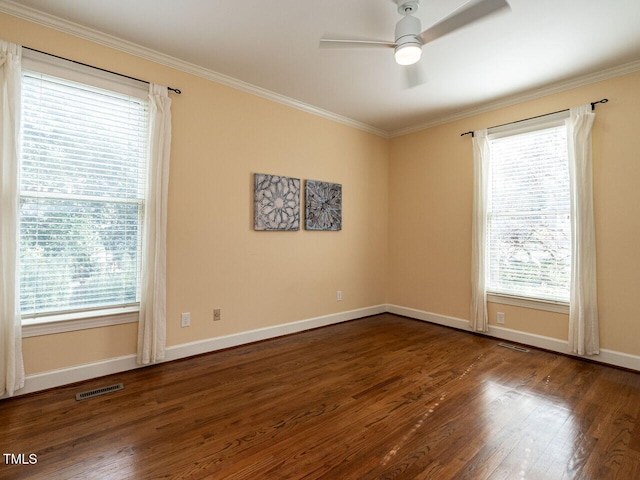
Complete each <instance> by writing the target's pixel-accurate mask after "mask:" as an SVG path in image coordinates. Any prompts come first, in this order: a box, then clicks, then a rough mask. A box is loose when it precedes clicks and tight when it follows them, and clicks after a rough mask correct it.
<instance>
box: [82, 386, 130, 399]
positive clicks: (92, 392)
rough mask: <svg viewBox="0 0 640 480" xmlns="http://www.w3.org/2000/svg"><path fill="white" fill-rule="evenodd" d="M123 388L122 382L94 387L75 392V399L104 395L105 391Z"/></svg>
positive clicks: (109, 391)
mask: <svg viewBox="0 0 640 480" xmlns="http://www.w3.org/2000/svg"><path fill="white" fill-rule="evenodd" d="M123 388H124V384H123V383H116V384H115V385H109V386H108V387H102V388H96V389H94V390H89V391H88V392H81V393H76V400H86V399H87V398H92V397H97V396H99V395H104V394H105V393H111V392H116V391H118V390H122V389H123Z"/></svg>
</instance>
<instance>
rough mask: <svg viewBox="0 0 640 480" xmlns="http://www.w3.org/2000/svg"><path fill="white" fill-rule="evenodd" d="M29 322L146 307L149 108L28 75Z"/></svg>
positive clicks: (25, 244)
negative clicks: (142, 299) (143, 276)
mask: <svg viewBox="0 0 640 480" xmlns="http://www.w3.org/2000/svg"><path fill="white" fill-rule="evenodd" d="M22 97H23V98H22V103H23V111H22V123H23V132H22V160H21V180H20V182H21V184H20V195H21V200H20V202H21V203H20V262H21V274H20V288H21V295H20V299H21V302H20V303H21V312H22V315H23V317H24V318H29V317H33V316H37V315H50V314H54V313H63V312H64V313H68V312H74V311H80V310H92V309H102V308H108V307H115V306H124V305H130V304H135V303H136V302H138V301H139V293H140V292H139V284H140V282H139V277H140V267H141V265H140V261H141V243H142V229H141V226H142V215H143V210H144V195H145V188H146V179H145V172H146V163H147V145H148V108H147V102H146V101H145V100H142V99H140V98H136V97H129V96H127V95H123V94H121V93H116V92H113V91H108V90H103V89H99V88H95V87H91V86H89V85H85V84H80V83H74V82H71V81H68V80H63V79H61V78H56V77H51V76H47V75H42V74H38V73H32V72H25V73H23V84H22Z"/></svg>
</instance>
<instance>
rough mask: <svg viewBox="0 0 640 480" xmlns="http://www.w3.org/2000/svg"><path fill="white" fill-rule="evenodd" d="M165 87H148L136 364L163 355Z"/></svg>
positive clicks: (167, 138) (167, 131)
mask: <svg viewBox="0 0 640 480" xmlns="http://www.w3.org/2000/svg"><path fill="white" fill-rule="evenodd" d="M167 90H168V89H167V87H161V86H159V85H154V84H151V85H150V86H149V110H150V128H149V131H150V147H149V171H148V178H147V196H146V208H145V215H144V226H143V228H144V235H143V258H142V287H141V292H142V293H141V299H140V319H139V322H138V363H139V364H141V365H146V364H149V363H155V362H158V361H160V360H162V359H163V358H164V355H165V345H166V324H167V322H166V269H167V262H166V257H167V193H168V189H169V152H170V150H171V99H170V98H169V96H168V91H167Z"/></svg>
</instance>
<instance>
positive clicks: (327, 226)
mask: <svg viewBox="0 0 640 480" xmlns="http://www.w3.org/2000/svg"><path fill="white" fill-rule="evenodd" d="M305 228H306V229H307V230H342V185H340V184H339V183H328V182H317V181H315V180H307V181H306V183H305Z"/></svg>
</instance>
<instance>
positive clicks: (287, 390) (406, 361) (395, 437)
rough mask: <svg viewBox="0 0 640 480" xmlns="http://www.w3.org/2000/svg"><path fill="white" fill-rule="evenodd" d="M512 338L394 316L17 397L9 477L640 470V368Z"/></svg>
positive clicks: (10, 410)
mask: <svg viewBox="0 0 640 480" xmlns="http://www.w3.org/2000/svg"><path fill="white" fill-rule="evenodd" d="M498 343H499V342H498V341H497V340H494V339H490V338H485V337H481V336H477V335H472V334H469V333H465V332H460V331H455V330H452V329H448V328H445V327H440V326H436V325H431V324H427V323H423V322H418V321H413V320H409V319H406V318H402V317H397V316H393V315H388V314H387V315H378V316H375V317H369V318H365V319H361V320H356V321H352V322H347V323H343V324H339V325H334V326H331V327H326V328H321V329H317V330H312V331H308V332H304V333H300V334H296V335H291V336H287V337H282V338H278V339H274V340H269V341H265V342H261V343H256V344H252V345H248V346H244V347H238V348H234V349H230V350H226V351H222V352H216V353H212V354H208V355H203V356H200V357H196V358H191V359H186V360H181V361H177V362H172V363H167V364H162V365H157V366H153V367H148V368H144V369H140V370H136V371H133V372H126V373H123V374H118V375H112V376H110V377H105V378H101V379H96V380H92V381H89V382H85V383H83V384H81V385H74V386H69V387H63V388H58V389H55V390H51V391H48V392H42V393H38V394H34V395H29V396H25V397H21V398H15V399H10V400H5V401H1V402H0V429H1V432H2V433H1V437H0V453H3V454H14V455H18V454H24V457H17V456H14V457H9V461H8V462H7V456H6V455H5V456H4V462H3V461H2V459H0V478H2V479H23V478H30V479H33V478H38V479H40V478H43V479H44V478H46V479H56V480H59V479H101V480H105V479H118V480H120V479H145V480H147V479H156V478H157V479H200V478H209V479H225V480H226V479H252V480H256V479H269V480H271V479H303V478H304V479H331V480H344V479H357V480H363V479H364V480H368V479H414V478H415V479H436V480H446V479H456V480H460V479H474V480H476V479H509V480H511V479H532V480H542V479H552V480H557V479H589V480H593V479H619V480H632V479H639V478H640V374H637V373H633V372H628V371H623V370H619V369H615V368H610V367H606V366H601V365H596V364H592V363H587V362H581V361H578V360H575V359H571V358H568V357H563V356H559V355H555V354H552V353H549V352H543V351H539V350H535V349H531V351H530V352H529V353H522V352H518V351H513V350H510V349H507V348H503V347H500V346H498ZM117 382H123V383H124V385H125V388H124V390H122V391H118V392H114V393H110V394H107V395H104V396H101V397H96V398H92V399H88V400H83V401H80V402H77V401H76V400H75V394H76V393H77V392H81V391H86V390H90V389H92V388H97V387H101V386H104V385H109V384H112V383H117ZM30 454H35V455H36V456H37V457H33V456H32V457H29V455H30ZM19 459H21V460H23V463H29V461H30V460H34V459H37V463H33V464H27V465H7V463H12V461H17V460H19Z"/></svg>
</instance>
